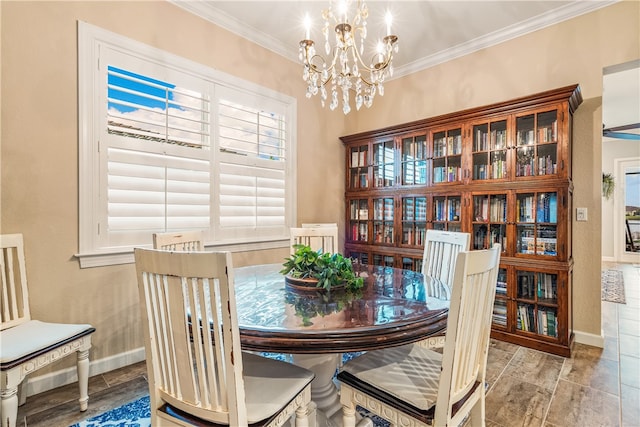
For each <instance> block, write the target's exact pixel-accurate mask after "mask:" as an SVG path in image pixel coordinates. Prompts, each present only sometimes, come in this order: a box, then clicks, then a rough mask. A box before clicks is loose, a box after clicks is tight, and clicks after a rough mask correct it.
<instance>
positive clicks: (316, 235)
mask: <svg viewBox="0 0 640 427" xmlns="http://www.w3.org/2000/svg"><path fill="white" fill-rule="evenodd" d="M293 245H307V246H309V247H310V248H311V249H313V250H314V251H317V250H319V249H322V251H323V252H329V253H332V254H334V253H336V252H338V226H337V225H334V226H323V227H317V228H305V227H301V228H292V229H291V246H292V250H293Z"/></svg>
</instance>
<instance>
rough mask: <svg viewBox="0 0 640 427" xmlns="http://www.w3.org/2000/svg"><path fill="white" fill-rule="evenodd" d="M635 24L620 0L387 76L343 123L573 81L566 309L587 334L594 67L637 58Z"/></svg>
mask: <svg viewBox="0 0 640 427" xmlns="http://www.w3.org/2000/svg"><path fill="white" fill-rule="evenodd" d="M639 21H640V2H637V1H624V2H620V3H616V4H614V5H612V6H608V7H606V8H603V9H600V10H598V11H595V12H592V13H589V14H586V15H582V16H579V17H577V18H574V19H572V20H569V21H565V22H563V23H560V24H558V25H554V26H552V27H549V28H545V29H542V30H539V31H536V32H534V33H531V34H528V35H526V36H523V37H519V38H517V39H515V40H511V41H508V42H505V43H502V44H500V45H497V46H494V47H491V48H488V49H484V50H482V51H478V52H476V53H473V54H471V55H467V56H465V57H462V58H459V59H456V60H453V61H449V62H447V63H445V64H441V65H439V66H436V67H432V68H430V69H427V70H424V71H422V72H419V73H415V74H412V75H410V76H407V77H404V78H402V79H398V80H394V81H391V82H389V83H388V84H387V85H386V87H385V95H384V98H381V99H377V100H376V102H375V103H374V106H373V107H372V108H371V109H370V110H365V111H364V112H363V113H362V114H358V116H357V120H355V121H350V122H349V123H348V125H349V130H348V132H349V133H357V132H361V131H365V130H369V129H372V128H380V127H384V126H389V125H394V124H398V123H404V122H408V121H411V120H418V119H421V118H426V117H432V116H436V115H439V114H445V113H449V112H454V111H458V110H463V109H466V108H472V107H477V106H482V105H488V104H491V103H493V102H499V101H506V100H509V99H512V98H517V97H519V96H525V95H529V94H533V93H537V92H542V91H545V90H548V89H553V88H557V87H562V86H566V85H570V84H574V83H579V84H580V86H581V89H582V95H583V98H584V102H583V104H582V105H581V106H580V107H579V108H578V111H577V113H576V114H575V116H574V126H575V129H574V147H573V148H574V149H573V154H574V157H573V160H574V164H573V182H574V186H575V189H574V198H573V205H574V207H586V208H587V209H588V215H589V221H588V222H574V224H573V232H574V241H573V250H574V252H573V254H574V260H575V267H574V282H573V283H574V288H573V302H574V311H573V314H574V329H576V330H577V331H580V332H584V333H587V334H594V335H600V334H601V325H600V323H601V322H600V247H601V234H600V226H601V196H600V188H601V186H600V182H601V178H600V172H601V157H602V148H601V147H602V138H601V129H602V111H601V110H602V71H603V68H604V67H606V66H610V65H615V64H620V63H624V62H628V61H631V60H634V59H638V58H640V37H638V34H640V24H639ZM614 29H615V30H614ZM425 42H428V40H426V41H425ZM572 217H573V218H575V214H572Z"/></svg>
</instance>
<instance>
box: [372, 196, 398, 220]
mask: <svg viewBox="0 0 640 427" xmlns="http://www.w3.org/2000/svg"><path fill="white" fill-rule="evenodd" d="M373 219H374V220H377V221H383V220H384V221H393V199H376V200H375V202H374V204H373Z"/></svg>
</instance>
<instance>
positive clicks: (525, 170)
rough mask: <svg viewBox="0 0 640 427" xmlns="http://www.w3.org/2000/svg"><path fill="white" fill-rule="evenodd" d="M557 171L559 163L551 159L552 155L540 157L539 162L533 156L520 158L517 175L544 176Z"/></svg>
mask: <svg viewBox="0 0 640 427" xmlns="http://www.w3.org/2000/svg"><path fill="white" fill-rule="evenodd" d="M536 166H537V167H536ZM556 173H558V165H557V163H554V162H553V160H551V156H546V157H541V158H539V159H538V161H537V164H536V161H535V159H533V158H526V159H524V158H522V159H518V161H517V164H516V176H536V175H538V176H543V175H555V174H556Z"/></svg>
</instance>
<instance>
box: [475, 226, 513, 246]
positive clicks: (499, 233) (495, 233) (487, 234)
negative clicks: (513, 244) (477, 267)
mask: <svg viewBox="0 0 640 427" xmlns="http://www.w3.org/2000/svg"><path fill="white" fill-rule="evenodd" d="M503 227H504V226H500V225H498V226H495V227H494V226H492V227H491V230H490V231H489V230H487V226H486V225H474V226H473V231H474V232H473V248H474V249H485V248H490V247H492V246H493V245H494V244H495V243H499V244H500V246H501V247H502V248H503V250H504V249H505V248H506V245H507V236H506V233H505V230H504V228H503Z"/></svg>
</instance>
